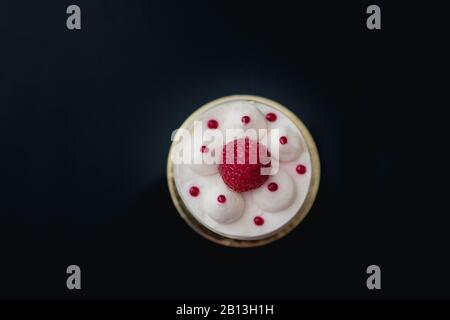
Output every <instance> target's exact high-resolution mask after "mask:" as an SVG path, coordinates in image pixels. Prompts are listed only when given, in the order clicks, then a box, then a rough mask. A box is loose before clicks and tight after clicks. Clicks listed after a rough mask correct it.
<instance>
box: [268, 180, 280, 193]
mask: <svg viewBox="0 0 450 320" xmlns="http://www.w3.org/2000/svg"><path fill="white" fill-rule="evenodd" d="M267 189H269V191H270V192H275V191H277V190H278V185H277V184H276V183H275V182H271V183H269V185H268V186H267Z"/></svg>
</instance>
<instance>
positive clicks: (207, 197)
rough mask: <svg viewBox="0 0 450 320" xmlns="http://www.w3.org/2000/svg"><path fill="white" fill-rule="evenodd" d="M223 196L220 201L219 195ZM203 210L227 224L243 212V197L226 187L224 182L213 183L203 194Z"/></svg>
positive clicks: (219, 221)
mask: <svg viewBox="0 0 450 320" xmlns="http://www.w3.org/2000/svg"><path fill="white" fill-rule="evenodd" d="M220 196H224V197H225V201H224V202H223V203H221V202H220V201H219V197H220ZM202 205H203V210H204V211H205V213H206V214H207V215H208V216H209V217H210V218H212V219H213V220H215V221H216V222H218V223H221V224H227V223H231V222H234V221H236V220H238V219H239V218H240V217H241V216H242V214H243V213H244V208H245V202H244V198H243V197H242V196H241V195H240V194H239V193H236V192H233V191H231V190H230V189H228V188H227V187H226V186H225V185H224V184H219V185H214V186H211V187H209V188H207V189H206V190H205V193H204V196H203V202H202Z"/></svg>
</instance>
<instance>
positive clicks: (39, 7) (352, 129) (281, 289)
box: [0, 0, 450, 299]
mask: <svg viewBox="0 0 450 320" xmlns="http://www.w3.org/2000/svg"><path fill="white" fill-rule="evenodd" d="M374 3H376V4H378V5H380V7H381V10H382V30H378V31H369V30H368V29H367V28H366V26H365V23H366V18H367V15H366V13H365V10H366V8H367V6H368V5H369V4H372V3H371V2H367V3H366V2H364V1H362V2H359V3H357V2H352V3H350V2H348V1H295V2H294V1H292V2H288V1H234V0H231V1H230V0H228V1H220V2H219V1H143V0H142V1H107V0H103V1H98V0H97V1H81V0H77V1H26V2H25V1H20V0H17V1H1V2H0V27H1V29H0V41H1V42H0V147H1V149H0V298H139V299H145V298H153V299H155V298H158V299H169V298H178V299H187V298H203V299H207V298H218V299H227V298H228V299H239V298H246V299H249V298H253V299H259V298H272V299H302V298H344V299H346V298H450V292H449V289H448V287H449V286H450V281H449V276H448V274H449V270H450V263H449V260H448V250H447V249H448V243H449V240H450V238H449V235H448V234H447V232H446V227H447V226H448V225H449V218H448V217H447V213H448V212H446V211H448V210H444V209H443V208H442V209H439V208H438V206H437V201H436V198H438V193H439V191H438V190H436V189H437V188H438V187H437V186H436V185H435V183H434V182H435V180H434V179H435V178H436V176H439V175H440V174H439V171H438V170H437V169H436V168H437V166H438V164H437V161H436V160H435V159H436V158H438V157H437V156H436V155H435V150H436V149H435V148H434V147H433V141H434V139H433V138H431V139H429V138H426V137H425V133H427V132H430V130H432V128H434V127H435V126H434V123H432V122H430V121H429V118H428V117H427V115H428V112H427V110H430V107H431V105H432V104H433V103H431V100H430V99H431V98H428V99H426V100H425V99H424V100H423V101H422V100H421V99H423V94H422V95H421V93H423V89H424V87H421V86H419V85H418V83H419V80H420V82H429V81H430V79H431V78H426V77H425V76H423V77H422V76H419V75H420V74H421V73H422V72H426V71H429V70H430V69H433V68H432V67H431V64H432V63H433V61H434V58H435V52H436V51H433V49H431V47H430V46H431V44H430V43H431V40H432V38H433V36H435V37H438V36H437V35H436V34H432V33H429V32H428V31H427V30H429V28H428V29H425V27H426V23H425V22H424V21H425V20H424V17H430V14H433V13H434V12H436V11H440V10H442V8H439V7H436V5H429V6H421V7H415V6H412V5H405V4H403V5H401V4H400V3H399V2H396V4H394V3H393V1H389V3H384V2H383V1H376V2H374ZM70 4H77V5H79V6H80V7H81V10H82V30H80V31H69V30H68V29H67V28H66V26H65V23H66V18H67V15H66V13H65V11H66V8H67V6H68V5H70ZM428 27H429V25H428ZM441 40H442V41H445V38H441ZM425 54H428V55H427V56H426V57H425ZM230 94H254V95H261V96H264V97H267V98H271V99H273V100H276V101H278V102H280V103H282V104H284V105H285V106H287V107H289V108H290V109H291V110H293V111H294V112H295V113H296V114H297V115H298V116H299V117H300V118H301V119H302V120H303V121H304V122H305V124H306V125H307V126H308V128H309V129H310V131H311V132H312V134H313V136H314V138H315V140H316V143H317V145H318V148H319V152H320V156H321V162H322V179H321V186H320V189H319V194H318V198H317V200H316V203H315V205H314V207H313V209H312V210H311V212H310V214H309V216H308V217H307V218H306V220H305V221H304V222H303V223H302V224H301V225H300V226H299V227H298V228H297V229H296V230H295V231H293V232H292V233H291V234H289V235H288V236H287V237H285V238H284V239H282V240H279V241H277V242H275V243H272V244H270V245H267V246H264V247H261V248H254V249H233V248H226V247H221V246H219V245H216V244H214V243H211V242H209V241H207V240H204V239H203V238H202V237H200V236H199V235H197V234H196V233H195V232H194V231H192V230H191V229H190V228H189V227H188V226H187V225H186V224H185V222H184V221H183V220H182V219H181V218H180V217H179V215H178V213H177V211H176V210H175V208H174V206H173V204H172V202H171V199H170V196H169V192H168V189H167V185H166V176H165V169H166V159H167V152H168V149H169V146H170V135H171V132H172V131H173V130H174V129H176V128H177V126H179V125H180V124H181V123H182V121H183V120H184V119H185V118H186V117H187V116H188V115H190V114H191V113H192V112H193V111H194V110H195V109H196V108H197V107H199V106H201V105H202V104H204V103H206V102H208V101H210V100H212V99H215V98H219V97H222V96H226V95H230ZM436 180H439V179H437V178H436ZM70 264H77V265H79V266H80V267H81V269H82V288H83V289H82V290H81V291H73V292H72V291H69V290H67V289H66V284H65V283H66V276H67V275H66V273H65V270H66V267H67V266H68V265H70ZM371 264H377V265H379V266H380V267H381V270H382V290H381V291H369V290H367V288H366V284H365V282H366V277H367V275H366V274H365V270H366V268H367V266H368V265H371Z"/></svg>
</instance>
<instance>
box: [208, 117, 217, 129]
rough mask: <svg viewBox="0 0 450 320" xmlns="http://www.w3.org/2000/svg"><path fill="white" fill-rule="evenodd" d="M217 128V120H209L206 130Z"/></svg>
mask: <svg viewBox="0 0 450 320" xmlns="http://www.w3.org/2000/svg"><path fill="white" fill-rule="evenodd" d="M217 127H219V123H218V122H217V120H214V119H211V120H209V121H208V128H210V129H217Z"/></svg>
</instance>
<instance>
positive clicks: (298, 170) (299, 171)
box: [295, 164, 306, 174]
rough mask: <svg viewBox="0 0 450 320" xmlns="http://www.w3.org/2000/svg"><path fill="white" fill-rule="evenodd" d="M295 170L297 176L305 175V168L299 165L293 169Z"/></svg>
mask: <svg viewBox="0 0 450 320" xmlns="http://www.w3.org/2000/svg"><path fill="white" fill-rule="evenodd" d="M295 170H296V171H297V173H298V174H305V172H306V167H305V166H304V165H302V164H299V165H298V166H297V168H295Z"/></svg>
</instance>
